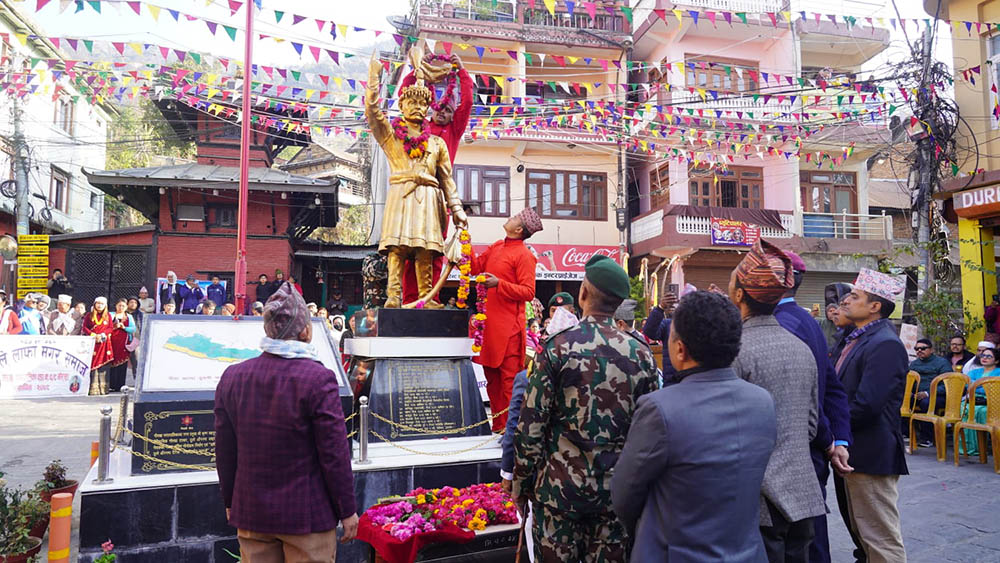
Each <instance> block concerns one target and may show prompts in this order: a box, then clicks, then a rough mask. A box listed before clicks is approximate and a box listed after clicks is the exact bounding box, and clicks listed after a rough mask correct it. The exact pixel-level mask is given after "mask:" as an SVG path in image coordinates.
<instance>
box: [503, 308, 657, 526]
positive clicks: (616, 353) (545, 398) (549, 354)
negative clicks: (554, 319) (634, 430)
mask: <svg viewBox="0 0 1000 563" xmlns="http://www.w3.org/2000/svg"><path fill="white" fill-rule="evenodd" d="M537 362H538V363H537V366H536V367H537V369H536V370H535V371H534V373H532V375H531V377H530V378H529V382H528V390H527V392H526V394H525V398H524V404H523V406H522V407H521V417H520V421H519V423H518V425H517V433H516V434H515V436H514V447H515V452H516V461H515V467H514V494H515V498H519V497H522V496H523V497H527V498H529V499H531V500H533V501H535V502H539V503H543V504H546V505H549V506H551V507H553V508H556V509H558V510H573V511H574V512H577V513H579V512H588V513H600V512H610V511H611V474H612V473H611V470H612V468H613V467H614V466H615V463H617V462H618V456H619V455H620V454H621V451H622V447H623V446H624V444H625V436H626V435H627V434H628V429H629V424H631V422H632V414H633V413H634V412H635V408H636V405H635V404H636V401H637V400H638V399H639V397H641V396H642V395H644V394H646V393H649V392H651V391H655V390H656V388H657V386H658V383H657V377H656V364H655V362H654V360H653V354H652V352H650V350H649V347H648V346H647V345H646V344H645V343H642V342H640V341H638V340H636V339H635V338H634V337H632V336H630V335H628V334H625V333H623V332H621V331H619V330H618V329H617V328H615V326H614V325H613V324H612V322H611V319H610V318H609V317H595V316H588V317H584V318H583V320H581V321H580V324H579V325H577V326H575V327H572V328H568V329H566V330H563V331H561V332H557V333H556V334H554V335H552V336H551V337H550V338H549V339H548V340H547V341H546V342H545V346H544V349H543V351H542V353H541V354H540V355H539V356H538V359H537Z"/></svg>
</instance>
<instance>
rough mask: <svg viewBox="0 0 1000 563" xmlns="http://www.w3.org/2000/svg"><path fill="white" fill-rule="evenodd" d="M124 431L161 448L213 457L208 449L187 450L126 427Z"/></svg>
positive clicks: (213, 454)
mask: <svg viewBox="0 0 1000 563" xmlns="http://www.w3.org/2000/svg"><path fill="white" fill-rule="evenodd" d="M125 432H128V434H129V435H130V436H132V437H133V438H138V439H140V440H142V441H144V442H149V443H150V444H153V445H154V446H160V447H161V448H167V449H170V450H173V451H175V452H177V453H179V454H191V455H200V456H205V457H215V453H213V452H210V451H208V450H189V449H187V448H182V447H180V446H174V445H172V444H168V443H166V442H161V441H160V440H157V439H155V438H150V437H149V436H144V435H142V434H137V433H135V432H133V431H131V430H129V429H128V428H126V429H125ZM132 451H133V452H134V451H135V448H133V449H132ZM164 463H169V462H164Z"/></svg>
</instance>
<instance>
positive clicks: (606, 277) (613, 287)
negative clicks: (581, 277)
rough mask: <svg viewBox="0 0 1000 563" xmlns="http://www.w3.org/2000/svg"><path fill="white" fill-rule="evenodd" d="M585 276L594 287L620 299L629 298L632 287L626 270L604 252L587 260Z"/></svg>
mask: <svg viewBox="0 0 1000 563" xmlns="http://www.w3.org/2000/svg"><path fill="white" fill-rule="evenodd" d="M585 271H586V274H585V277H586V278H587V280H589V281H590V283H592V284H594V287H596V288H597V289H599V290H601V291H603V292H604V293H607V294H608V295H613V296H615V297H618V298H620V299H628V296H629V292H630V290H631V287H630V285H629V281H628V275H627V274H626V273H625V270H623V269H622V267H621V266H619V265H618V263H616V262H615V261H614V260H612V259H611V258H608V257H607V256H605V255H603V254H595V255H594V257H593V258H591V259H590V260H588V261H587V266H586V268H585Z"/></svg>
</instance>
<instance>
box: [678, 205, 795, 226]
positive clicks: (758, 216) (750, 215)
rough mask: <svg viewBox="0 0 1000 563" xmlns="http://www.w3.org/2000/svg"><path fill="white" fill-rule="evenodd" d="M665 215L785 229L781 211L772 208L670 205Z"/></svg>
mask: <svg viewBox="0 0 1000 563" xmlns="http://www.w3.org/2000/svg"><path fill="white" fill-rule="evenodd" d="M666 214H667V215H678V216H682V217H709V218H716V219H732V220H734V221H743V222H744V223H750V224H752V225H760V226H761V227H771V228H773V229H778V230H780V231H783V230H785V226H784V225H782V224H781V213H779V212H778V211H776V210H774V209H746V208H743V207H710V206H705V205H670V206H669V209H667V211H666Z"/></svg>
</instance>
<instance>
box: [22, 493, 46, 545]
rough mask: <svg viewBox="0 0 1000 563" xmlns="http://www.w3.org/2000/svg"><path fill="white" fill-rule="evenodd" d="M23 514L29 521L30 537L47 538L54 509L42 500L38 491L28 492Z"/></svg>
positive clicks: (24, 501)
mask: <svg viewBox="0 0 1000 563" xmlns="http://www.w3.org/2000/svg"><path fill="white" fill-rule="evenodd" d="M21 512H22V513H23V514H24V515H25V517H26V518H27V520H28V526H30V529H29V530H28V535H29V536H34V537H36V538H43V537H45V531H46V530H48V529H49V517H50V516H51V513H52V507H51V505H49V503H47V502H45V501H44V500H42V497H41V494H39V492H38V491H28V493H27V494H26V495H25V498H24V500H23V501H22V503H21Z"/></svg>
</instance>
